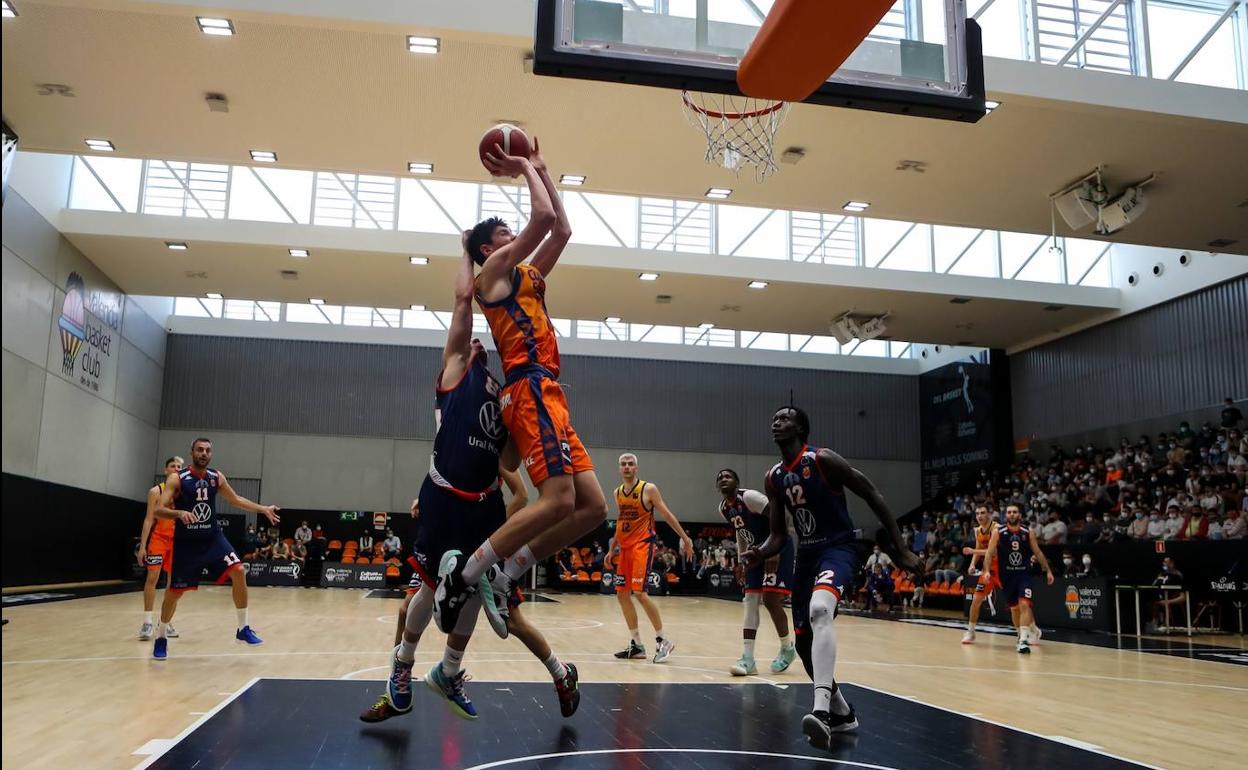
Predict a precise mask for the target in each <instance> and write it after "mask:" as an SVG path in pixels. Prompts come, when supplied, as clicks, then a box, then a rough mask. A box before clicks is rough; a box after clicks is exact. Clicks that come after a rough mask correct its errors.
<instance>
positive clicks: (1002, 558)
mask: <svg viewBox="0 0 1248 770" xmlns="http://www.w3.org/2000/svg"><path fill="white" fill-rule="evenodd" d="M996 558H997V562H998V564H999V565H1000V567H1001V572H1002V574H1003V575H1004V574H1005V573H1008V572H1027V571H1028V570H1030V568H1031V530H1029V529H1027V528H1026V527H1019V528H1018V529H1016V530H1011V529H1010V528H1009V526H1007V525H1005V524H998V525H997V555H996Z"/></svg>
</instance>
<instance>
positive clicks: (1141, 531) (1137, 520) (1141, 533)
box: [1127, 508, 1148, 540]
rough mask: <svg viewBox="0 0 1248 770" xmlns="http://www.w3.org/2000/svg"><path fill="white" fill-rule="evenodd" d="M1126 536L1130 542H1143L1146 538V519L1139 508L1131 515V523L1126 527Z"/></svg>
mask: <svg viewBox="0 0 1248 770" xmlns="http://www.w3.org/2000/svg"><path fill="white" fill-rule="evenodd" d="M1127 536H1128V537H1130V538H1131V539H1132V540H1144V539H1145V538H1147V537H1148V517H1147V516H1145V515H1144V511H1141V510H1140V509H1139V508H1136V509H1135V511H1134V512H1132V514H1131V523H1130V524H1129V525H1128V526H1127Z"/></svg>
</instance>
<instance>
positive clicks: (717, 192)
mask: <svg viewBox="0 0 1248 770" xmlns="http://www.w3.org/2000/svg"><path fill="white" fill-rule="evenodd" d="M729 195H732V190H730V189H728V188H727V187H712V188H711V189H709V190H707V191H706V197H708V198H715V199H716V200H721V201H722V200H723V199H725V198H727V197H728V196H729Z"/></svg>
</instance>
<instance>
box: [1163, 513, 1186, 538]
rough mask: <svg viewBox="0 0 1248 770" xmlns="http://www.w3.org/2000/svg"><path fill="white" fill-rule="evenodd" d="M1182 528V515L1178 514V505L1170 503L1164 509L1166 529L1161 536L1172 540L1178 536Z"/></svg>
mask: <svg viewBox="0 0 1248 770" xmlns="http://www.w3.org/2000/svg"><path fill="white" fill-rule="evenodd" d="M1182 529H1183V517H1182V516H1180V515H1179V507H1178V506H1177V505H1172V506H1170V507H1169V508H1168V509H1167V510H1166V529H1165V532H1164V533H1162V537H1163V538H1165V539H1166V540H1173V539H1175V538H1176V537H1178V536H1179V532H1180V531H1182Z"/></svg>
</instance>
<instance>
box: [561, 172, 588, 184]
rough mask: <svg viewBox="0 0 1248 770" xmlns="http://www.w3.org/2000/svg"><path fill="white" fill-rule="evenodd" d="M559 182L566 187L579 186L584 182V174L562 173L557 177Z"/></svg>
mask: <svg viewBox="0 0 1248 770" xmlns="http://www.w3.org/2000/svg"><path fill="white" fill-rule="evenodd" d="M559 184H565V185H567V186H568V187H580V186H581V185H583V184H585V176H584V175H583V174H564V175H563V176H561V177H559Z"/></svg>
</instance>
